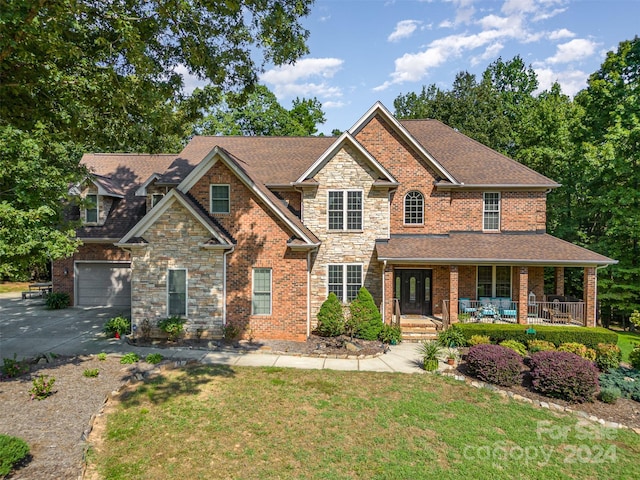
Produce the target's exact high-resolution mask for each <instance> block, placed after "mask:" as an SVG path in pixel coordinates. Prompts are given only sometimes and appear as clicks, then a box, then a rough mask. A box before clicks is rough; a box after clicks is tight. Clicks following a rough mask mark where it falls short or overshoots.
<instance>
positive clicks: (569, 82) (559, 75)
mask: <svg viewBox="0 0 640 480" xmlns="http://www.w3.org/2000/svg"><path fill="white" fill-rule="evenodd" d="M535 72H536V75H538V90H537V91H536V93H539V92H541V91H543V90H549V89H550V88H551V85H553V83H554V82H558V83H559V84H560V86H561V87H562V93H564V94H566V95H569V96H571V97H573V96H574V95H575V94H576V93H578V92H579V91H580V90H582V89H583V88H585V87H586V86H587V79H588V78H589V74H587V73H585V72H583V71H581V70H575V69H568V70H561V71H554V70H552V69H550V68H536V69H535Z"/></svg>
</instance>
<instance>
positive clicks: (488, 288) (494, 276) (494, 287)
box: [478, 265, 511, 298]
mask: <svg viewBox="0 0 640 480" xmlns="http://www.w3.org/2000/svg"><path fill="white" fill-rule="evenodd" d="M480 297H502V298H511V267H510V266H508V265H506V266H505V265H480V266H478V298H480Z"/></svg>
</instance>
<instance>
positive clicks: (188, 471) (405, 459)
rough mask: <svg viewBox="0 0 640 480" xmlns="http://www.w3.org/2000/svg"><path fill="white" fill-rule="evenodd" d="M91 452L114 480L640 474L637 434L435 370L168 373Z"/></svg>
mask: <svg viewBox="0 0 640 480" xmlns="http://www.w3.org/2000/svg"><path fill="white" fill-rule="evenodd" d="M93 452H94V454H93V455H92V462H93V463H92V464H91V465H90V468H91V469H96V470H97V471H98V474H99V476H100V478H109V479H142V478H163V479H183V478H190V479H210V478H247V479H272V478H279V479H289V478H291V479H294V478H295V479H408V478H411V479H431V478H438V479H445V480H446V479H468V478H474V479H479V480H483V479H511V478H513V479H542V478H544V479H561V478H580V479H594V480H595V479H600V478H612V479H617V478H634V475H635V476H636V477H635V478H638V475H640V474H638V471H637V458H638V455H640V436H638V435H636V434H635V433H632V432H629V431H624V430H610V429H604V428H603V427H601V426H599V425H595V424H591V423H584V424H582V423H579V421H578V418H577V417H575V416H572V415H567V414H562V415H561V414H557V413H553V412H551V411H549V410H544V409H536V408H533V407H531V406H529V405H526V404H521V403H518V402H515V401H512V400H508V399H503V398H502V397H500V396H498V395H497V394H495V393H492V392H490V391H488V390H477V389H474V388H471V387H468V386H466V385H464V384H462V383H460V382H457V381H454V380H449V379H444V378H441V377H438V376H433V375H405V374H384V373H369V372H337V371H327V370H319V371H304V370H295V369H273V368H272V369H257V368H237V367H234V368H231V367H226V366H206V367H204V366H198V367H192V368H188V369H179V370H171V371H167V372H165V373H164V374H163V375H162V376H158V377H156V378H154V379H152V380H149V381H148V382H146V383H145V384H143V385H141V386H138V387H137V388H136V389H135V390H133V391H131V392H129V393H128V394H126V395H125V396H124V397H123V399H122V401H121V403H120V404H119V405H117V406H116V408H115V410H114V411H113V412H111V413H109V414H108V416H107V428H106V431H105V433H104V434H103V437H102V441H101V442H98V443H97V444H96V445H94V446H93ZM634 472H635V473H634Z"/></svg>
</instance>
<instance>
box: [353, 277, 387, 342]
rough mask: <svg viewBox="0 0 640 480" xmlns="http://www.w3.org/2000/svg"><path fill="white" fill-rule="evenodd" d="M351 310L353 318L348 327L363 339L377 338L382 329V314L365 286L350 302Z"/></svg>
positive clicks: (355, 335) (354, 334)
mask: <svg viewBox="0 0 640 480" xmlns="http://www.w3.org/2000/svg"><path fill="white" fill-rule="evenodd" d="M349 311H350V313H351V318H349V320H348V321H347V328H348V329H349V330H350V331H351V332H352V335H353V336H354V337H356V338H362V339H363V340H377V339H378V336H379V335H380V331H381V330H382V316H381V315H380V310H378V307H376V303H375V302H374V301H373V297H372V296H371V294H370V293H369V291H368V290H367V289H366V288H365V287H362V288H360V290H359V291H358V296H357V297H356V298H355V299H354V300H353V301H352V302H351V303H350V304H349Z"/></svg>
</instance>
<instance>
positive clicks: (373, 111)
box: [348, 101, 460, 185]
mask: <svg viewBox="0 0 640 480" xmlns="http://www.w3.org/2000/svg"><path fill="white" fill-rule="evenodd" d="M376 115H380V116H381V117H383V118H384V119H385V121H387V122H388V123H389V124H390V125H391V126H392V127H393V128H394V129H395V130H396V132H398V133H399V134H400V135H402V136H403V137H404V139H405V140H406V141H407V142H408V143H409V144H410V145H411V146H412V147H413V148H415V149H416V150H417V151H418V152H419V153H420V154H421V155H422V156H423V158H425V159H426V160H427V161H429V163H431V164H432V166H433V168H434V169H435V170H436V171H437V172H438V173H440V175H442V176H443V177H444V178H446V179H447V180H449V181H450V182H451V183H453V184H455V185H458V184H459V183H460V182H458V181H457V180H456V179H455V178H454V177H453V175H451V174H450V173H449V172H448V171H447V170H446V169H445V168H444V167H443V166H442V165H441V164H440V163H439V162H438V161H437V160H436V159H435V158H433V156H432V155H431V154H430V153H429V152H427V150H426V149H425V148H424V147H423V146H422V145H421V144H420V143H419V142H418V141H416V139H415V138H413V135H411V134H410V133H409V131H408V130H407V129H406V128H404V127H403V126H402V124H401V123H400V122H399V121H398V120H397V119H396V117H394V116H393V115H392V114H391V112H390V111H389V110H387V107H385V106H384V105H383V104H382V103H381V102H379V101H378V102H376V103H375V104H374V105H373V106H372V107H371V108H370V109H369V110H368V111H367V113H365V114H364V115H363V116H362V117H361V118H360V120H358V121H357V122H356V123H355V124H354V125H353V127H351V128H350V129H349V130H348V132H349V133H350V134H351V135H353V136H354V137H355V136H356V135H357V134H358V132H360V130H362V129H363V128H364V126H365V125H367V124H368V123H369V122H370V121H371V120H372V119H373V117H375V116H376Z"/></svg>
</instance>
